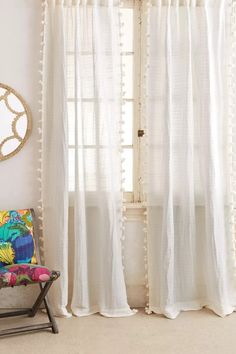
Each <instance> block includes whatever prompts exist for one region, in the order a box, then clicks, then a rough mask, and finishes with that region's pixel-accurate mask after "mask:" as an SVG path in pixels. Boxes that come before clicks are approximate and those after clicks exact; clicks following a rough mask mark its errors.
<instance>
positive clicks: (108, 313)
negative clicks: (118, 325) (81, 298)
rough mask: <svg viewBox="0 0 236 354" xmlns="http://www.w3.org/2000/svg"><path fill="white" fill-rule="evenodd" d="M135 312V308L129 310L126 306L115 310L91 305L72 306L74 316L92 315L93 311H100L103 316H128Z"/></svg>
mask: <svg viewBox="0 0 236 354" xmlns="http://www.w3.org/2000/svg"><path fill="white" fill-rule="evenodd" d="M137 312H138V311H137V310H135V309H133V310H131V309H130V308H127V307H126V308H123V309H117V310H109V309H100V308H99V307H92V308H86V309H81V308H78V307H73V308H72V313H73V315H74V316H76V317H84V316H89V315H94V314H95V313H100V315H102V316H104V317H128V316H133V315H135V314H136V313H137Z"/></svg>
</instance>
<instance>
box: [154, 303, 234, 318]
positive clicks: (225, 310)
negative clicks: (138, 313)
mask: <svg viewBox="0 0 236 354" xmlns="http://www.w3.org/2000/svg"><path fill="white" fill-rule="evenodd" d="M203 308H207V309H209V310H211V311H213V312H214V313H215V314H216V315H218V316H219V317H226V316H227V315H230V314H231V313H232V312H234V311H236V306H231V305H225V306H222V305H218V304H212V303H203V302H198V301H196V302H195V301H193V302H189V303H181V304H176V305H175V306H173V307H171V306H170V307H168V308H166V309H165V310H161V309H160V308H159V307H156V306H150V307H149V309H148V310H149V311H150V312H154V313H156V314H157V315H164V316H165V317H167V318H169V319H175V318H176V317H178V315H179V314H180V312H182V311H198V310H201V309H203Z"/></svg>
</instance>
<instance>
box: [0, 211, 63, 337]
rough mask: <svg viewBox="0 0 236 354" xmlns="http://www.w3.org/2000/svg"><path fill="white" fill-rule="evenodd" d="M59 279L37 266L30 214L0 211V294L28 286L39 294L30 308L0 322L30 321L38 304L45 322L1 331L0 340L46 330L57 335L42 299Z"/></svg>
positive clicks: (34, 229)
mask: <svg viewBox="0 0 236 354" xmlns="http://www.w3.org/2000/svg"><path fill="white" fill-rule="evenodd" d="M38 262H39V263H38ZM59 276H60V273H59V272H58V271H51V270H49V269H48V268H46V267H44V266H42V265H40V255H39V238H38V229H37V224H36V219H35V213H34V210H33V209H24V210H10V211H0V290H2V289H3V288H7V287H14V286H20V285H28V284H38V285H39V287H40V294H39V295H38V297H37V299H36V301H35V303H34V305H33V306H32V308H28V309H20V310H16V311H11V312H6V313H0V319H1V318H5V317H14V316H21V315H27V316H29V317H34V316H35V315H36V313H37V311H38V310H39V308H40V306H41V304H42V303H44V305H45V309H46V312H47V315H48V319H49V322H47V323H41V324H34V325H30V326H23V327H17V328H9V329H4V330H1V331H0V336H5V335H10V334H17V333H23V332H31V331H37V330H42V329H48V328H50V329H51V330H52V332H53V333H58V327H57V324H56V321H55V319H54V317H53V314H52V311H51V309H50V306H49V304H48V300H47V297H46V295H47V293H48V291H49V289H50V287H51V286H52V283H53V282H54V281H55V280H56V279H57V278H58V277H59ZM0 307H1V302H0Z"/></svg>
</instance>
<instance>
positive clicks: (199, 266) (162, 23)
mask: <svg viewBox="0 0 236 354" xmlns="http://www.w3.org/2000/svg"><path fill="white" fill-rule="evenodd" d="M148 26H149V28H148V32H149V36H150V46H149V69H148V71H147V101H146V104H147V137H148V138H147V144H148V147H147V151H146V152H147V212H148V216H147V217H148V265H149V289H150V290H149V311H153V312H156V313H162V314H164V315H166V316H167V317H169V318H175V317H176V316H177V315H178V313H179V312H180V311H181V310H192V309H199V308H201V307H203V306H207V307H209V308H211V309H212V310H213V311H214V312H215V313H217V314H218V315H220V316H224V315H227V314H229V313H231V312H232V311H233V310H234V306H235V300H234V299H233V284H232V279H230V277H231V274H232V269H233V258H232V257H231V255H230V252H231V248H232V240H233V235H232V234H231V233H230V231H229V204H228V202H227V200H228V198H227V195H226V194H227V193H226V190H227V186H226V181H227V179H228V172H229V171H228V170H227V169H226V168H225V160H226V159H227V149H226V141H225V135H224V134H225V131H226V129H227V127H226V124H227V123H226V122H227V99H226V96H227V91H226V89H227V60H226V59H227V54H226V53H228V49H227V41H226V37H227V36H226V6H225V3H224V1H214V2H211V1H209V2H208V1H202V2H201V3H198V2H192V1H184V2H176V1H163V2H162V1H152V6H151V8H150V10H149V11H148ZM229 258H230V259H229ZM230 280H231V281H230Z"/></svg>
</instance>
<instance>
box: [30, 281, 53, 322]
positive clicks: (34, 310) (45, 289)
mask: <svg viewBox="0 0 236 354" xmlns="http://www.w3.org/2000/svg"><path fill="white" fill-rule="evenodd" d="M51 286H52V282H48V283H46V284H45V285H44V287H43V286H42V284H40V289H41V292H40V294H39V296H38V297H37V299H36V301H35V303H34V305H33V307H32V309H31V310H30V313H29V316H30V317H34V316H35V315H36V313H37V311H38V309H39V307H40V305H41V304H42V302H43V301H44V299H45V296H46V295H47V293H48V291H49V289H50V287H51Z"/></svg>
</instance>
